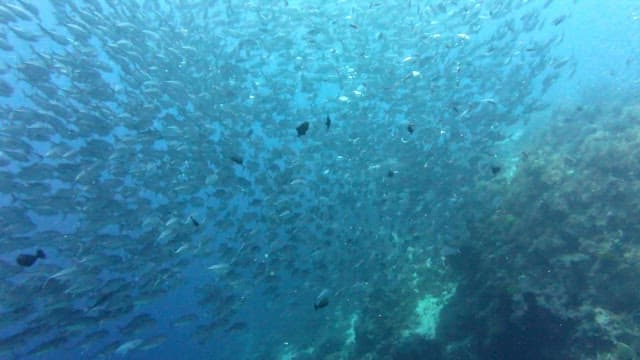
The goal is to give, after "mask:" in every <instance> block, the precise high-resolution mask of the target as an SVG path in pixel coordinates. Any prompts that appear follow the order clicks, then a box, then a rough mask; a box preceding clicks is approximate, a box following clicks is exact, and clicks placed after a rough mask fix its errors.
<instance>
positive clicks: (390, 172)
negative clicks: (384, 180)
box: [387, 170, 396, 178]
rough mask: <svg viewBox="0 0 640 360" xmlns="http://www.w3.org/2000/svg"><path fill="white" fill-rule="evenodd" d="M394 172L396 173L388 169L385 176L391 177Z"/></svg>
mask: <svg viewBox="0 0 640 360" xmlns="http://www.w3.org/2000/svg"><path fill="white" fill-rule="evenodd" d="M395 174H396V172H395V171H393V170H389V171H388V172H387V177H390V178H392V177H393V175H395Z"/></svg>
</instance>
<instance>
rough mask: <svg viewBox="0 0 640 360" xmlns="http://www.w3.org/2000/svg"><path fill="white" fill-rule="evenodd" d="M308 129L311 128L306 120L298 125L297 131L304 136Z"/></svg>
mask: <svg viewBox="0 0 640 360" xmlns="http://www.w3.org/2000/svg"><path fill="white" fill-rule="evenodd" d="M307 130H309V122H308V121H305V122H303V123H302V124H300V125H298V127H297V128H296V132H297V133H298V136H299V137H300V136H303V135H304V134H306V133H307Z"/></svg>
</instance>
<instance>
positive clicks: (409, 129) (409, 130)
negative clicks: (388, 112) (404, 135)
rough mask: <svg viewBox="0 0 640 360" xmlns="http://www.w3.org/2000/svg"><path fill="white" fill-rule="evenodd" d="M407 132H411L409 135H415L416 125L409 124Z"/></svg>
mask: <svg viewBox="0 0 640 360" xmlns="http://www.w3.org/2000/svg"><path fill="white" fill-rule="evenodd" d="M407 131H408V132H409V134H413V132H414V131H415V127H414V125H413V124H411V123H409V125H407Z"/></svg>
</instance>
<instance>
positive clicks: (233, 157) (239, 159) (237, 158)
mask: <svg viewBox="0 0 640 360" xmlns="http://www.w3.org/2000/svg"><path fill="white" fill-rule="evenodd" d="M229 159H231V161H233V162H234V163H236V164H238V165H242V163H243V162H244V159H243V158H242V156H237V155H231V156H230V157H229Z"/></svg>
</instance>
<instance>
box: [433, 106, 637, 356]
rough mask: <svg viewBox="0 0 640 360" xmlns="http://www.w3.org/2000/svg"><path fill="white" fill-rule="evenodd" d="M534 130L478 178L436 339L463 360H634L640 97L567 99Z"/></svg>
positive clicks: (447, 350)
mask: <svg viewBox="0 0 640 360" xmlns="http://www.w3.org/2000/svg"><path fill="white" fill-rule="evenodd" d="M527 138H528V140H527V142H526V143H523V144H521V147H520V148H519V149H517V150H515V151H514V152H513V154H512V157H513V158H516V161H513V162H512V163H513V166H514V168H513V169H511V171H504V172H503V173H501V174H499V175H498V176H495V177H492V178H485V179H480V180H479V181H478V185H477V186H478V192H477V193H478V194H481V195H479V197H478V199H476V202H475V203H470V204H469V206H472V207H476V208H482V209H483V210H482V211H478V214H477V215H476V216H473V220H470V221H469V222H468V230H469V232H470V234H471V241H470V243H469V245H468V246H467V247H466V248H463V249H461V250H462V251H461V253H460V254H458V255H456V256H455V258H454V259H452V261H451V262H450V263H451V266H452V267H453V268H454V269H455V271H456V272H457V273H458V274H459V276H460V279H461V280H460V281H461V282H460V284H459V285H458V288H457V292H456V294H455V296H454V297H453V298H452V299H451V300H450V301H449V303H448V304H447V306H445V307H444V309H443V311H442V313H441V320H440V323H439V326H438V329H437V339H438V341H440V342H442V343H444V344H446V345H447V348H446V350H445V353H447V358H456V359H516V358H518V359H636V358H638V354H639V353H640V222H639V221H638V213H639V212H638V211H639V210H640V106H626V107H609V108H607V107H603V106H600V107H597V108H596V107H593V108H590V107H587V106H584V107H575V108H572V109H563V110H561V111H557V112H556V113H555V114H554V115H553V117H552V120H551V121H550V123H549V124H548V125H545V126H543V127H540V130H537V131H536V132H535V135H534V136H528V137H527ZM488 204H490V205H488Z"/></svg>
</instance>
